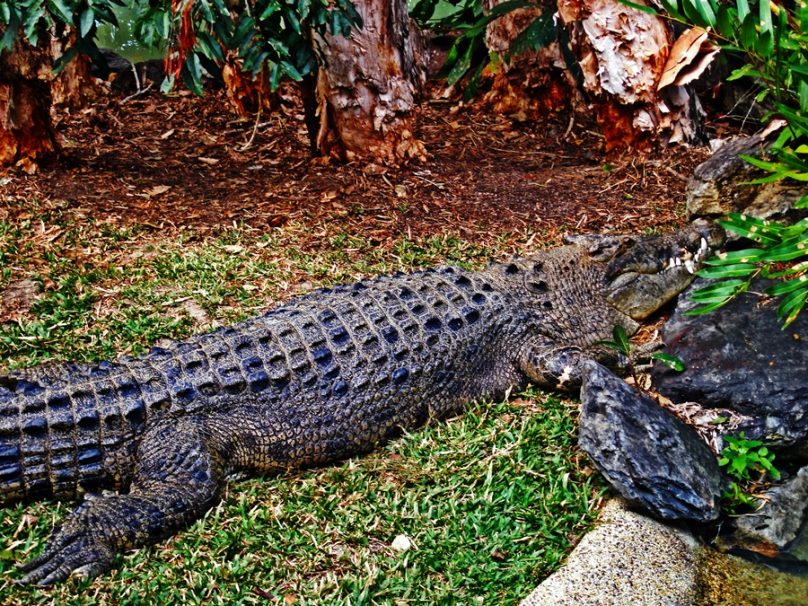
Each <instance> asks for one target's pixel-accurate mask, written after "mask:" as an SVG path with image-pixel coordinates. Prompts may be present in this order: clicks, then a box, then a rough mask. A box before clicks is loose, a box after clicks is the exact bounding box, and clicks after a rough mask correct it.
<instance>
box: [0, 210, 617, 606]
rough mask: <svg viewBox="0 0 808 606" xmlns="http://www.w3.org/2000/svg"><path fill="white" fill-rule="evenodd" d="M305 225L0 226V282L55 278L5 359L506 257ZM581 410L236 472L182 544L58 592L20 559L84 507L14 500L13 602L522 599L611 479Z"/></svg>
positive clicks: (2, 332) (13, 330)
mask: <svg viewBox="0 0 808 606" xmlns="http://www.w3.org/2000/svg"><path fill="white" fill-rule="evenodd" d="M302 229H303V228H302V227H301V228H300V229H296V228H295V226H291V227H288V228H284V229H283V230H276V231H273V232H270V233H260V232H257V231H252V230H248V229H242V228H235V229H233V230H229V231H227V232H225V233H223V234H220V235H219V236H218V237H216V238H206V239H202V240H197V239H196V238H192V237H187V235H185V234H175V236H176V237H175V238H174V239H173V240H171V239H165V238H162V239H161V238H160V235H159V234H154V233H151V232H148V231H147V230H140V229H136V228H126V229H116V228H114V227H111V226H109V225H94V224H93V223H92V222H89V223H82V224H70V223H69V222H62V223H59V224H53V225H51V226H50V227H48V226H47V225H44V224H38V223H37V221H28V222H22V223H19V224H14V225H11V224H3V223H0V260H2V264H3V270H2V274H0V292H1V291H2V290H3V289H5V287H6V286H7V285H8V284H9V283H11V282H12V281H15V280H21V279H30V280H33V281H35V282H37V283H38V284H40V285H41V287H42V292H41V293H40V294H39V296H38V297H37V298H36V300H35V301H33V302H32V303H31V305H30V306H29V309H27V310H26V311H25V313H24V314H23V315H22V317H20V318H19V319H18V320H17V321H15V322H11V323H6V324H3V325H0V359H2V361H3V366H4V368H9V367H17V366H26V365H31V364H35V363H39V362H41V361H44V360H46V359H53V358H55V359H73V360H95V359H101V358H111V357H114V355H117V354H120V353H130V354H135V353H138V352H140V351H142V350H143V349H144V348H146V347H148V346H150V345H151V344H154V343H155V342H159V340H160V339H164V338H180V337H183V336H186V335H188V334H190V333H192V332H199V331H201V330H206V329H208V328H210V327H211V326H214V325H216V324H223V323H228V322H232V321H234V320H237V319H240V318H243V317H245V316H248V315H252V314H255V313H257V312H258V311H259V310H261V309H263V308H266V307H269V306H271V305H273V304H276V303H277V302H280V301H282V300H285V299H288V298H289V297H291V296H293V295H296V294H299V293H300V292H303V291H307V290H310V289H311V288H313V287H315V286H319V285H325V284H331V283H335V282H345V281H351V280H354V279H357V278H359V277H363V276H370V275H375V274H379V273H390V272H393V271H396V270H402V271H409V270H411V269H415V268H418V267H422V266H425V265H436V264H439V263H442V262H445V261H447V260H448V261H450V262H452V263H455V264H464V265H467V266H469V265H470V266H477V265H480V264H481V263H482V262H483V260H484V259H485V258H487V257H489V256H491V255H496V254H498V253H501V251H499V250H496V249H491V248H486V247H482V246H479V245H476V244H473V243H470V242H468V241H466V240H463V239H461V238H457V237H453V236H446V237H439V238H430V239H422V240H415V241H410V240H405V239H399V240H395V241H393V242H391V243H390V244H389V245H386V246H378V245H377V244H376V243H374V242H372V241H369V240H368V239H366V238H363V237H359V236H353V235H348V234H331V235H330V236H329V237H326V238H323V239H321V240H319V241H318V242H317V244H316V245H312V244H311V238H310V237H309V236H306V237H305V238H304V237H303V236H302V235H301V233H302ZM503 247H504V244H503ZM574 417H575V407H574V406H573V405H571V404H570V403H568V402H567V401H564V400H560V399H558V398H556V397H554V396H547V395H544V394H541V393H538V392H528V393H526V394H523V395H522V396H520V397H519V398H515V399H513V400H511V401H510V402H504V403H486V404H471V405H470V406H469V410H468V412H467V414H465V415H463V416H461V417H458V418H456V419H452V420H450V421H448V422H445V423H433V424H430V425H429V426H428V427H426V428H424V429H423V430H420V431H417V432H413V433H412V434H408V435H405V436H403V437H401V438H400V439H398V440H395V441H393V442H392V443H390V444H389V445H387V446H386V447H385V448H382V449H379V450H378V451H376V452H374V453H371V454H369V455H367V456H365V457H361V458H356V459H351V460H349V461H346V462H344V463H342V464H339V465H334V466H329V467H323V468H320V469H313V470H306V471H301V472H294V473H289V474H284V475H280V476H276V477H270V478H264V479H251V480H246V481H234V482H232V483H231V484H230V485H229V487H228V490H227V493H226V495H225V497H224V499H223V501H222V503H221V504H220V505H218V506H217V507H215V508H214V509H213V510H211V511H210V512H209V513H208V515H207V516H206V517H205V518H204V519H203V520H200V521H199V522H197V523H196V524H194V525H193V526H192V527H191V528H190V529H188V530H187V531H184V532H181V533H180V534H179V535H177V536H176V537H175V538H173V539H171V540H169V541H167V542H165V543H162V544H160V545H157V546H154V547H151V548H146V549H142V550H139V551H136V552H134V553H131V554H126V555H125V556H122V557H120V558H119V561H118V562H117V565H116V566H115V568H114V570H113V571H112V572H111V573H109V574H107V575H104V576H102V577H101V578H99V579H95V580H93V581H87V580H80V579H72V580H70V581H69V582H67V583H64V584H61V585H58V586H57V587H55V588H53V589H49V590H44V591H43V590H39V589H35V588H27V587H26V588H20V587H17V586H15V585H14V584H13V579H14V578H17V576H18V573H15V572H13V562H14V561H16V560H18V559H21V558H26V557H29V556H31V555H33V554H35V553H37V552H38V551H39V550H40V549H41V548H42V546H43V545H44V542H45V540H46V538H47V536H48V534H49V533H50V531H51V529H52V527H53V524H54V523H55V522H57V521H58V520H59V519H60V518H61V517H62V516H64V515H65V513H66V512H67V511H69V510H70V509H71V508H72V507H73V505H72V504H53V503H35V504H33V505H30V506H17V507H12V508H7V509H5V510H3V511H2V513H0V549H2V551H0V575H2V576H0V603H1V604H20V605H23V604H25V605H34V604H59V605H78V604H156V603H166V604H169V603H183V604H202V603H205V604H259V603H260V604H265V603H270V604H272V603H277V604H324V605H325V604H328V605H339V604H346V605H347V604H350V605H359V604H395V605H399V604H401V605H404V604H513V603H516V602H518V600H519V599H520V598H522V597H525V596H526V595H527V594H528V593H529V592H530V591H531V590H532V589H533V587H534V586H535V585H536V584H537V583H538V582H539V581H540V580H541V579H543V578H544V577H545V576H547V575H548V574H549V573H550V572H551V571H553V570H554V569H555V568H556V567H557V566H558V564H559V562H560V561H561V559H562V558H563V557H564V555H565V554H566V553H567V552H568V550H569V548H570V546H571V544H572V543H573V542H574V541H575V540H576V538H577V537H578V536H579V535H580V534H581V533H582V532H583V530H584V529H585V528H586V527H587V525H588V524H589V523H590V522H591V519H592V517H593V512H592V509H593V505H592V503H593V502H594V501H596V500H597V499H598V498H599V495H600V493H601V491H602V487H601V486H602V485H601V484H600V483H599V482H598V481H597V480H595V479H594V478H591V477H590V476H589V473H588V470H587V469H585V468H584V467H583V466H582V465H580V464H579V461H578V459H577V454H576V453H577V451H576V449H575V446H574V442H575V429H574ZM397 537H398V539H397ZM404 547H408V548H407V549H403V548H404Z"/></svg>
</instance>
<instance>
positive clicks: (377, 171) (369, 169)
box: [362, 162, 387, 175]
mask: <svg viewBox="0 0 808 606" xmlns="http://www.w3.org/2000/svg"><path fill="white" fill-rule="evenodd" d="M362 172H363V173H365V174H366V175H383V174H384V173H386V172H387V169H386V168H385V167H384V166H381V165H379V164H374V163H373V162H371V163H370V164H368V165H366V166H365V167H364V168H363V169H362Z"/></svg>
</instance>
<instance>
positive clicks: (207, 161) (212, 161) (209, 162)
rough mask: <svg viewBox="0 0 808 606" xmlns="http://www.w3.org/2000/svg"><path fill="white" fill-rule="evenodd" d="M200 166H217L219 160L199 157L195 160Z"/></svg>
mask: <svg viewBox="0 0 808 606" xmlns="http://www.w3.org/2000/svg"><path fill="white" fill-rule="evenodd" d="M197 160H199V161H200V162H201V163H202V164H207V165H208V166H213V165H214V164H218V163H219V160H217V159H216V158H206V157H205V156H199V157H198V158H197Z"/></svg>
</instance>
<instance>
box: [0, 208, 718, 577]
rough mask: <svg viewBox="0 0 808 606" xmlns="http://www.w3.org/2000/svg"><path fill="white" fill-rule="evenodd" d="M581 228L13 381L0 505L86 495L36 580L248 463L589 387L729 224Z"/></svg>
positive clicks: (339, 455)
mask: <svg viewBox="0 0 808 606" xmlns="http://www.w3.org/2000/svg"><path fill="white" fill-rule="evenodd" d="M719 231H720V230H719V229H718V228H715V227H713V226H712V225H710V224H693V225H691V226H689V227H687V228H685V229H683V230H681V231H679V232H676V233H674V234H668V235H655V236H646V237H642V238H635V237H630V236H579V237H575V238H572V239H571V240H570V242H569V243H568V244H566V245H564V246H559V247H556V248H550V249H546V250H543V251H539V252H536V253H535V254H532V255H530V256H525V257H521V258H515V259H513V260H510V261H507V262H499V263H495V262H492V263H491V264H489V265H488V266H487V267H486V268H484V269H482V270H479V271H471V270H465V269H461V268H457V267H442V268H439V269H430V270H425V271H419V272H414V273H409V274H402V273H399V274H396V275H393V276H383V277H377V278H373V279H367V280H362V281H359V282H356V283H355V284H352V285H343V286H337V287H333V288H324V289H320V290H317V291H314V292H311V293H309V294H306V295H303V296H300V297H298V298H295V299H292V300H290V301H289V302H287V303H286V304H284V305H282V306H279V307H277V308H275V309H273V310H270V311H268V312H266V313H264V314H263V315H260V316H258V317H255V318H252V319H248V320H245V321H242V322H240V323H237V324H234V325H232V326H229V327H224V328H220V329H217V330H214V331H213V332H209V333H206V334H200V335H197V336H194V337H191V338H190V339H188V340H185V341H177V342H172V343H171V344H169V345H166V346H164V347H155V348H152V349H151V350H150V351H149V352H148V353H146V354H144V355H142V356H140V357H121V358H119V359H117V360H115V361H109V362H101V363H94V364H93V363H50V364H44V365H41V366H38V367H32V368H30V369H23V370H15V371H12V372H9V373H8V374H6V375H4V376H0V505H8V504H12V503H15V502H20V501H32V500H35V499H41V498H53V499H61V500H68V499H80V498H82V497H84V498H83V500H82V501H81V503H80V504H79V506H78V508H77V509H75V511H73V512H72V513H69V514H67V516H66V517H65V519H64V520H63V522H62V523H61V524H60V525H58V526H57V527H56V528H55V529H54V531H53V533H52V535H51V537H50V539H49V542H48V545H47V546H46V548H45V549H44V551H43V553H41V555H39V556H38V557H36V558H34V559H32V560H30V561H29V562H27V563H25V564H22V565H21V566H20V568H21V569H22V573H20V575H21V578H20V579H18V582H20V583H23V584H29V583H31V584H38V585H48V584H51V583H55V582H59V581H63V580H65V579H66V578H67V577H69V576H70V575H71V574H74V573H75V574H76V575H79V576H95V575H98V574H101V573H103V572H104V571H106V570H108V569H109V568H110V567H111V566H112V564H113V561H114V559H115V557H116V555H117V554H118V553H120V552H121V551H123V550H126V549H130V548H135V547H139V546H143V545H148V544H153V543H155V542H158V541H160V540H162V539H164V538H167V537H169V536H171V535H172V534H174V533H176V532H177V531H179V530H180V529H181V528H183V527H185V526H187V525H189V524H190V523H191V522H193V521H194V520H196V519H198V518H200V517H201V516H202V515H203V514H204V513H205V512H206V511H207V510H208V509H209V508H211V507H212V506H213V505H214V504H215V503H216V502H217V501H218V500H219V498H220V495H221V494H222V492H223V487H224V486H225V483H226V481H227V479H228V478H229V477H231V476H232V475H234V474H241V475H243V474H245V473H252V474H270V473H273V472H278V471H283V470H288V469H290V468H299V467H303V466H311V465H317V464H322V463H326V462H330V461H335V460H339V459H344V458H346V457H349V456H352V455H355V454H359V453H362V452H365V451H368V450H370V449H372V448H373V447H375V446H377V445H379V444H381V443H384V442H385V441H387V440H389V439H391V438H393V437H395V436H396V435H397V434H400V433H401V432H402V431H403V430H409V429H412V428H415V427H417V426H419V425H422V424H424V423H425V422H427V421H428V420H430V419H440V418H445V417H448V416H451V415H455V414H457V413H459V412H460V411H462V409H463V407H464V406H465V405H466V404H467V403H469V402H473V401H478V400H490V399H498V398H502V397H506V396H507V394H508V393H510V392H511V391H512V390H515V389H520V388H522V387H524V386H526V385H527V384H535V385H539V386H545V387H549V388H553V389H562V390H567V391H571V390H575V389H576V388H577V387H579V386H580V370H579V369H580V367H581V366H582V362H583V361H584V360H586V359H595V360H597V361H599V362H601V363H606V364H608V365H610V366H612V367H615V368H625V366H626V364H627V362H628V361H627V360H626V359H625V358H624V357H623V356H622V355H620V354H618V353H616V352H615V351H614V350H612V349H609V348H608V347H605V346H604V345H603V344H602V341H603V340H604V339H608V338H609V337H610V335H611V333H612V330H613V327H615V326H622V327H623V328H624V329H625V330H626V332H627V333H629V334H633V333H634V332H635V331H636V330H637V329H638V328H639V326H640V323H641V321H642V320H644V319H646V318H647V317H648V316H649V315H651V314H652V313H654V312H655V311H656V310H657V309H659V308H660V306H662V305H663V304H665V303H666V302H667V301H669V300H670V299H672V298H673V297H675V296H676V295H677V294H678V293H679V292H681V291H682V290H683V289H684V288H685V287H686V286H687V285H688V284H689V283H690V281H691V279H692V277H693V275H692V274H693V271H694V269H695V268H696V267H697V266H698V264H699V262H700V261H701V260H702V259H703V258H704V256H705V253H706V251H707V250H708V249H709V248H711V247H713V246H715V245H716V242H717V241H718V239H719V238H720V236H719V235H718V233H719Z"/></svg>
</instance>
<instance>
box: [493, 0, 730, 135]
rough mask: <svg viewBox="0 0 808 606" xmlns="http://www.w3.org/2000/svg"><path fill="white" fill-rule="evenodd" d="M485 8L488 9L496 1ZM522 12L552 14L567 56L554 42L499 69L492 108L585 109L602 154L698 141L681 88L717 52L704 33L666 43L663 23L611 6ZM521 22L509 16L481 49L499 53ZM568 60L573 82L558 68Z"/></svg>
mask: <svg viewBox="0 0 808 606" xmlns="http://www.w3.org/2000/svg"><path fill="white" fill-rule="evenodd" d="M485 1H486V5H487V6H488V7H489V8H490V7H493V6H495V5H497V4H500V3H501V2H502V1H503V0H485ZM637 3H639V4H642V3H643V0H637ZM528 10H529V11H531V12H530V13H527V14H528V15H530V16H534V15H535V16H539V15H542V14H545V15H546V14H547V11H553V13H554V17H553V18H554V19H556V20H557V26H558V27H559V28H562V29H561V30H560V33H561V34H563V36H564V40H563V42H564V43H565V44H566V45H567V49H568V52H569V53H570V56H568V57H564V56H563V52H562V50H563V49H562V48H560V46H559V42H558V41H556V42H553V43H552V44H550V45H548V46H547V47H546V48H543V49H541V50H539V51H536V52H532V53H528V54H526V55H524V56H522V57H517V58H516V59H514V60H513V61H510V62H508V61H506V62H505V63H504V64H503V68H502V69H501V70H500V73H498V74H497V75H496V77H495V79H494V85H493V87H492V90H491V92H489V93H488V98H489V100H490V101H493V102H494V103H495V107H500V108H503V109H506V110H510V111H513V108H516V110H517V111H524V110H525V108H528V109H532V110H533V111H534V113H536V112H537V111H538V112H542V111H546V110H547V109H553V108H554V107H556V104H558V105H560V106H562V108H563V109H567V108H572V109H577V110H581V109H583V108H586V110H587V111H590V112H594V115H595V117H596V119H597V121H598V123H599V125H600V127H601V130H602V132H603V134H604V137H605V140H606V147H607V149H613V148H626V147H634V148H643V147H647V146H649V145H651V144H652V143H655V142H682V143H694V142H700V141H701V138H702V133H701V129H700V124H701V108H700V105H699V102H698V99H697V98H696V97H695V95H694V94H693V93H692V91H690V90H689V89H688V88H687V87H686V86H685V85H686V84H687V82H689V81H690V80H692V79H694V78H695V77H696V76H697V75H698V73H699V70H703V69H704V67H705V66H706V64H707V63H709V61H710V59H711V58H712V57H713V56H714V55H715V53H716V52H717V48H716V47H715V46H713V45H712V44H710V43H709V41H708V40H707V35H706V32H703V30H701V31H699V30H689V31H688V32H686V34H685V35H683V36H682V37H681V38H680V39H679V40H677V41H676V43H674V37H673V33H672V31H671V28H670V27H669V24H668V22H667V21H666V20H665V19H663V18H662V17H660V16H658V15H652V14H648V13H645V12H641V11H639V10H637V9H635V8H632V7H630V6H627V5H625V4H623V3H621V2H619V0H552V1H551V2H549V3H548V2H543V3H540V4H539V5H538V6H537V7H536V8H535V9H528ZM524 15H525V11H521V12H520V11H516V12H514V13H511V14H510V15H507V16H506V17H504V18H502V19H501V20H499V21H495V22H493V23H492V24H491V25H489V27H488V31H487V38H488V44H489V47H490V48H493V49H495V50H499V49H507V48H508V47H509V45H510V43H511V42H512V41H513V40H514V39H515V38H516V36H517V35H518V34H519V33H520V32H521V31H523V30H524V29H525V27H527V26H528V25H529V24H530V23H531V22H532V20H533V19H526V18H525V16H524ZM534 18H535V17H534ZM702 32H703V35H702ZM559 40H561V36H559ZM571 59H572V60H574V62H575V68H576V71H577V72H578V74H577V76H578V79H579V80H580V81H579V82H576V81H575V79H574V78H572V77H571V76H570V72H569V70H568V69H565V68H564V67H563V66H565V64H569V63H570V60H571ZM525 91H527V92H525Z"/></svg>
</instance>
